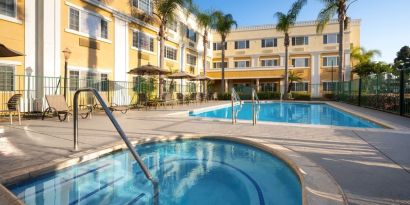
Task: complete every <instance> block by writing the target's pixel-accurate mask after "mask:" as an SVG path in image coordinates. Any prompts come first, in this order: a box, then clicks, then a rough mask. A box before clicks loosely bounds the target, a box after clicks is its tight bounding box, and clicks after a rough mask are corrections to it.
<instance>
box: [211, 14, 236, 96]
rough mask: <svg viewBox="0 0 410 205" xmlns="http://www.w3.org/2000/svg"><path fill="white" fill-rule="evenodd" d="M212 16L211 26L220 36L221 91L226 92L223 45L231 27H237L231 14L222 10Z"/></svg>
mask: <svg viewBox="0 0 410 205" xmlns="http://www.w3.org/2000/svg"><path fill="white" fill-rule="evenodd" d="M212 15H213V16H214V22H213V23H212V28H213V29H215V30H216V32H217V33H218V34H219V35H220V36H221V46H222V55H221V57H222V69H221V72H222V77H221V91H222V93H225V92H226V89H225V46H226V38H227V36H228V35H229V33H231V30H232V29H233V27H235V28H236V27H238V24H237V23H236V21H235V20H234V19H233V16H232V15H231V14H224V13H223V12H222V11H215V12H213V14H212Z"/></svg>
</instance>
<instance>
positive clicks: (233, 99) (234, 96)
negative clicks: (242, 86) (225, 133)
mask: <svg viewBox="0 0 410 205" xmlns="http://www.w3.org/2000/svg"><path fill="white" fill-rule="evenodd" d="M238 102H239V109H236V110H235V106H236V104H237V103H238ZM231 104H232V124H235V123H236V119H237V118H238V113H239V112H240V111H241V110H242V100H241V98H240V97H239V95H238V93H237V92H236V91H235V88H232V91H231Z"/></svg>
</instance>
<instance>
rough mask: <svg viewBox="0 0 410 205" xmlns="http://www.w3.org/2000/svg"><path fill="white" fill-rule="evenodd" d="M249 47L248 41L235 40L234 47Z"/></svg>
mask: <svg viewBox="0 0 410 205" xmlns="http://www.w3.org/2000/svg"><path fill="white" fill-rule="evenodd" d="M246 48H249V41H247V40H246V41H235V49H246Z"/></svg>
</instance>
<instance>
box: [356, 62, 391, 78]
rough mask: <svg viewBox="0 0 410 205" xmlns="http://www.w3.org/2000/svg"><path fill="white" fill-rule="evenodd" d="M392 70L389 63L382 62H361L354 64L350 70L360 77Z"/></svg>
mask: <svg viewBox="0 0 410 205" xmlns="http://www.w3.org/2000/svg"><path fill="white" fill-rule="evenodd" d="M392 71H393V67H392V66H391V65H390V64H387V63H384V62H370V61H368V62H362V63H359V64H357V65H356V67H355V69H354V70H353V71H352V72H354V73H356V74H357V75H359V76H360V77H361V78H363V77H367V76H369V75H371V74H381V73H390V72H392Z"/></svg>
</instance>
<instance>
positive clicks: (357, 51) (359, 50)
mask: <svg viewBox="0 0 410 205" xmlns="http://www.w3.org/2000/svg"><path fill="white" fill-rule="evenodd" d="M376 56H379V57H380V56H381V52H380V51H379V50H376V49H372V50H366V49H365V48H363V47H354V48H353V49H352V52H351V53H350V57H351V59H352V60H356V61H357V62H358V63H364V62H370V61H372V59H373V58H374V57H376Z"/></svg>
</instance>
